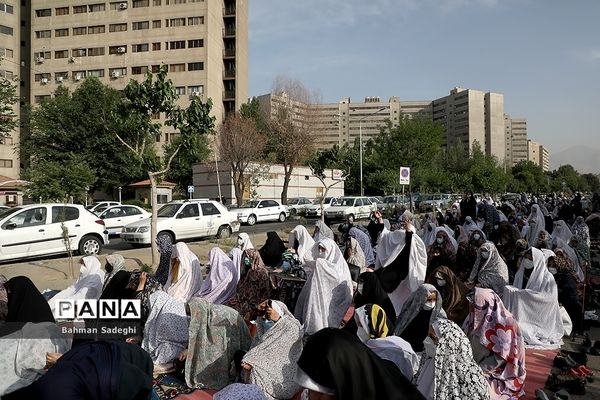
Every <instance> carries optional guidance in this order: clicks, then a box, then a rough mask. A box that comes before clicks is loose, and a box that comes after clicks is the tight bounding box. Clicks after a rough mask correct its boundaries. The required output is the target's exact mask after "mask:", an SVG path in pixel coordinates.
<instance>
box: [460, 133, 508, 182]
mask: <svg viewBox="0 0 600 400" xmlns="http://www.w3.org/2000/svg"><path fill="white" fill-rule="evenodd" d="M470 161H471V162H470V166H469V176H470V178H471V189H472V190H473V191H476V192H481V193H500V192H502V191H504V190H505V187H506V185H507V184H508V182H509V178H508V175H507V174H506V173H505V172H504V166H502V165H500V163H499V162H498V159H496V157H494V156H489V155H486V154H484V153H483V151H482V150H481V146H480V145H479V143H478V142H475V143H474V144H473V148H472V149H471V160H470Z"/></svg>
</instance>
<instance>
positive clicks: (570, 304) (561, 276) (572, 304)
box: [548, 249, 583, 334]
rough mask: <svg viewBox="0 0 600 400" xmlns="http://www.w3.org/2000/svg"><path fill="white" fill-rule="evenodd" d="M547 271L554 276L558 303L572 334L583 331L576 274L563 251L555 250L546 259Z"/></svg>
mask: <svg viewBox="0 0 600 400" xmlns="http://www.w3.org/2000/svg"><path fill="white" fill-rule="evenodd" d="M548 271H550V273H551V274H552V275H554V280H555V281H556V286H557V288H558V302H559V303H560V304H561V305H562V306H563V307H564V308H565V310H567V313H568V314H569V317H571V321H572V322H573V333H574V334H579V333H582V331H583V312H582V308H583V307H582V305H581V302H580V301H579V296H578V294H577V282H578V277H577V273H576V272H575V270H574V268H573V264H572V262H571V260H570V259H569V257H568V255H567V254H566V253H565V251H564V250H563V249H556V250H555V251H554V256H551V257H550V258H548Z"/></svg>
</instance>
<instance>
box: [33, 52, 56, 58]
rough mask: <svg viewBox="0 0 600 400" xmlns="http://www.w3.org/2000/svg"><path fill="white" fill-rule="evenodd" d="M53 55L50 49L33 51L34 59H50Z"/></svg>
mask: <svg viewBox="0 0 600 400" xmlns="http://www.w3.org/2000/svg"><path fill="white" fill-rule="evenodd" d="M51 56H52V54H51V53H50V52H49V51H40V52H37V53H33V58H34V59H39V58H42V59H44V60H49V59H50V58H51Z"/></svg>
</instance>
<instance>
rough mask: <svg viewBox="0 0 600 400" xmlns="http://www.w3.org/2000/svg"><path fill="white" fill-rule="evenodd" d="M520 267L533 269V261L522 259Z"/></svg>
mask: <svg viewBox="0 0 600 400" xmlns="http://www.w3.org/2000/svg"><path fill="white" fill-rule="evenodd" d="M521 265H522V266H523V268H525V269H533V260H530V259H529V258H524V259H523V261H521Z"/></svg>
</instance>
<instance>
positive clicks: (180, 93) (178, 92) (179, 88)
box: [175, 86, 185, 96]
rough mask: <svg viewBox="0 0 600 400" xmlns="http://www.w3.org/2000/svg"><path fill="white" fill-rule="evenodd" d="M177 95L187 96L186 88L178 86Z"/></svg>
mask: <svg viewBox="0 0 600 400" xmlns="http://www.w3.org/2000/svg"><path fill="white" fill-rule="evenodd" d="M175 94H177V95H179V96H182V95H184V94H185V86H177V87H176V88H175Z"/></svg>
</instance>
